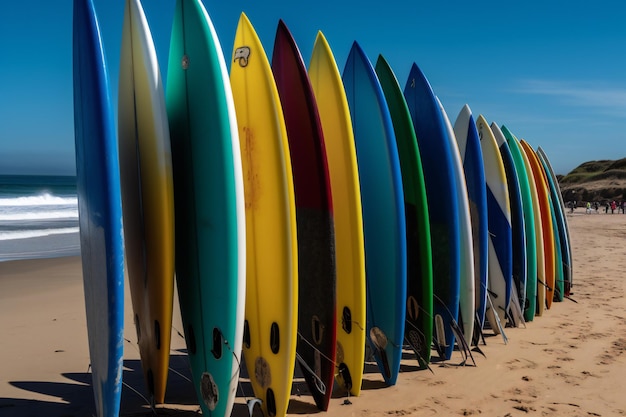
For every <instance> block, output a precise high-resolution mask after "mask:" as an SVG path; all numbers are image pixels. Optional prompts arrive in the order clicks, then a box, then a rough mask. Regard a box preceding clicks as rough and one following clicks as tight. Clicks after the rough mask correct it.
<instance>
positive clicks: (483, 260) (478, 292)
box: [454, 104, 489, 344]
mask: <svg viewBox="0 0 626 417" xmlns="http://www.w3.org/2000/svg"><path fill="white" fill-rule="evenodd" d="M454 133H455V137H456V141H457V146H458V148H459V153H460V155H461V160H462V161H463V171H464V173H465V183H466V187H467V197H468V200H469V209H470V219H471V224H472V242H473V247H474V280H475V283H474V284H475V285H474V288H475V306H476V319H477V324H476V326H477V327H478V328H479V329H482V328H483V325H484V324H485V311H486V310H487V262H488V259H487V254H488V252H489V246H488V242H489V229H488V228H487V188H486V182H485V169H484V166H483V152H482V150H481V148H480V138H479V137H478V130H476V123H475V121H474V116H472V111H471V110H470V108H469V106H468V105H467V104H466V105H465V106H463V109H461V111H460V112H459V115H458V116H457V119H456V121H455V123H454ZM476 326H475V327H476ZM479 335H480V332H474V333H473V335H465V337H466V339H468V340H470V339H471V341H472V342H473V344H477V343H478V336H479Z"/></svg>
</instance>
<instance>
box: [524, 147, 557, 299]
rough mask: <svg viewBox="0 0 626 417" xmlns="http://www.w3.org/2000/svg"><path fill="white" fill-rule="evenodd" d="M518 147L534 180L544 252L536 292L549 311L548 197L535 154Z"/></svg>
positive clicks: (551, 240)
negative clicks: (540, 278)
mask: <svg viewBox="0 0 626 417" xmlns="http://www.w3.org/2000/svg"><path fill="white" fill-rule="evenodd" d="M520 145H521V146H522V149H523V150H524V152H526V156H527V157H528V161H529V163H530V166H531V169H532V172H533V179H534V180H535V188H536V190H537V201H538V203H539V211H538V213H539V215H540V216H541V225H542V226H541V236H542V239H543V252H544V259H543V261H544V276H543V277H544V279H543V289H542V287H541V286H539V287H538V291H539V292H540V293H545V294H540V295H544V304H545V306H544V307H545V308H548V309H549V308H550V306H551V305H552V298H553V296H554V236H553V235H552V216H551V214H550V202H549V196H548V191H547V189H546V184H545V183H544V180H543V176H542V172H541V167H540V165H539V161H538V160H537V156H536V155H535V152H534V151H533V149H532V147H531V146H530V145H529V144H528V142H526V141H525V140H523V139H522V140H520ZM540 285H541V283H540Z"/></svg>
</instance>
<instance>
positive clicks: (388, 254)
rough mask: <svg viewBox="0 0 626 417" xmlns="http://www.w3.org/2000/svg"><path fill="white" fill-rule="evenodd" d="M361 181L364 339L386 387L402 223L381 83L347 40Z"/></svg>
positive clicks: (402, 254) (401, 307)
mask: <svg viewBox="0 0 626 417" xmlns="http://www.w3.org/2000/svg"><path fill="white" fill-rule="evenodd" d="M342 79H343V84H344V88H345V91H346V97H347V99H348V106H349V108H350V116H351V118H352V127H353V130H354V141H355V145H356V155H357V164H358V168H359V178H360V182H361V204H362V207H363V235H364V241H365V271H366V285H367V290H366V299H367V310H366V315H367V320H366V321H367V333H366V337H367V339H368V343H369V346H370V348H371V349H372V352H373V353H374V357H375V359H376V362H377V364H378V368H379V370H380V372H381V374H382V375H383V378H384V380H385V382H386V383H387V384H388V385H394V384H395V383H396V380H397V378H398V372H399V371H400V359H401V357H402V343H403V341H404V321H405V315H406V308H405V302H406V226H405V215H404V201H403V195H402V177H401V172H400V161H399V159H398V149H397V146H396V143H395V134H394V130H393V125H392V121H391V116H390V114H389V108H388V107H387V103H386V101H385V96H384V94H383V91H382V88H381V86H380V82H379V81H378V78H377V77H376V73H375V72H374V68H373V67H372V64H371V63H370V61H369V59H368V58H367V56H366V55H365V52H363V50H362V49H361V47H360V46H359V44H358V43H357V42H354V43H353V44H352V48H351V49H350V53H349V55H348V58H347V60H346V64H345V67H344V71H343V76H342Z"/></svg>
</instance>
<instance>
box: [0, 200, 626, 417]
mask: <svg viewBox="0 0 626 417" xmlns="http://www.w3.org/2000/svg"><path fill="white" fill-rule="evenodd" d="M568 220H569V225H570V233H571V238H572V246H573V253H574V268H575V270H574V274H575V275H574V287H573V289H572V291H573V294H572V295H571V298H572V300H575V301H572V300H567V299H566V300H565V301H564V302H561V303H553V305H552V308H551V309H550V310H546V312H545V313H544V315H543V316H542V317H537V318H535V320H534V321H533V322H531V323H527V324H526V327H525V328H523V327H522V328H507V329H506V330H505V331H506V335H507V337H508V344H505V343H504V340H503V338H502V337H501V336H496V335H493V334H492V333H491V332H490V331H488V330H487V331H486V345H484V346H480V348H481V350H482V352H483V353H484V356H483V355H481V354H480V353H478V352H474V353H473V357H474V360H475V362H476V366H467V365H466V366H462V365H461V361H462V358H461V355H460V353H458V352H455V354H454V355H453V357H452V360H450V361H448V362H445V363H442V362H435V363H433V364H432V365H431V368H432V372H431V371H428V370H418V369H417V366H416V361H415V358H414V357H413V356H412V355H411V354H410V353H409V352H407V353H406V357H405V359H404V360H403V364H402V369H401V373H400V377H399V378H398V383H397V385H396V386H393V387H387V386H385V384H384V383H383V382H382V381H383V380H382V376H380V374H379V373H378V371H377V370H376V367H375V366H373V365H371V364H366V368H365V369H366V374H365V379H364V382H363V391H362V394H361V396H360V397H351V398H350V399H349V400H350V402H351V404H347V405H346V404H344V402H345V400H346V397H345V396H344V395H342V394H341V393H337V394H336V395H335V397H334V398H333V399H332V402H331V405H330V408H329V411H328V412H327V413H325V414H320V413H321V412H318V411H317V409H316V408H315V406H314V405H313V404H314V403H313V400H312V398H311V396H310V395H308V394H307V390H306V385H305V384H304V383H303V381H302V379H301V378H296V381H295V382H294V390H293V393H294V395H293V396H292V398H291V401H290V406H289V411H288V414H289V415H314V414H320V415H325V416H328V417H331V416H332V417H334V416H389V415H402V416H431V415H441V416H452V415H465V416H467V415H479V414H481V415H485V416H540V415H541V416H543V415H567V416H620V415H626V390H625V389H624V385H623V383H622V381H623V378H624V376H626V354H625V353H626V299H625V298H624V294H625V290H626V278H625V277H624V271H626V233H624V230H625V229H626V227H625V226H626V215H618V214H614V215H611V214H604V213H602V214H591V215H585V214H584V211H583V210H578V211H577V212H575V213H573V214H568ZM129 304H130V303H127V305H128V308H127V313H126V323H127V325H126V331H125V333H126V338H127V340H128V341H127V344H126V346H125V362H124V364H125V370H124V382H125V383H126V384H127V386H125V387H124V390H123V393H122V405H121V415H122V416H148V415H151V412H150V409H149V407H148V406H147V405H146V402H145V400H144V399H143V398H142V397H141V396H140V395H139V394H138V393H145V388H144V382H143V377H142V375H141V366H140V363H139V360H138V357H139V355H138V352H137V349H136V336H135V334H134V327H133V326H132V314H131V310H130V305H129ZM174 326H175V331H174V336H173V346H172V361H171V367H172V372H170V377H169V384H168V392H167V395H166V402H167V404H165V405H161V406H158V408H157V410H156V414H157V415H164V416H191V415H197V414H199V407H198V406H197V400H196V398H195V393H194V390H193V387H192V386H191V384H190V383H189V381H188V378H189V371H188V369H187V365H186V359H185V354H184V347H185V345H184V340H183V339H182V337H181V336H180V335H179V334H178V333H177V331H178V330H179V329H181V325H180V316H179V315H178V314H176V315H175V317H174ZM86 334H87V332H86V327H85V314H84V302H83V290H82V277H81V268H80V260H79V259H78V258H56V259H46V260H31V261H14V262H3V263H0V335H1V339H0V340H1V341H0V416H2V417H13V416H20V417H25V416H48V417H55V416H58V417H61V416H64V417H70V416H91V415H92V413H93V405H92V403H93V398H92V391H91V387H90V385H89V384H90V381H91V375H90V374H89V372H88V370H89V355H88V347H87V336H86ZM241 385H242V390H240V391H241V392H245V393H246V395H250V388H249V384H248V383H247V379H246V378H242V383H241ZM246 399H249V397H245V396H243V394H241V396H240V397H238V398H237V403H236V405H235V408H234V410H233V415H234V416H245V415H247V407H246V406H245V401H246Z"/></svg>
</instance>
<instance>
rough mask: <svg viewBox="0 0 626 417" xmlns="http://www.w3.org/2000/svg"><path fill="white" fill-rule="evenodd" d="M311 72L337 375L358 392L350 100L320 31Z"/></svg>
mask: <svg viewBox="0 0 626 417" xmlns="http://www.w3.org/2000/svg"><path fill="white" fill-rule="evenodd" d="M309 78H310V80H311V85H312V87H313V91H314V93H315V99H316V100H317V107H318V111H319V116H320V120H321V122H322V129H323V130H324V140H325V144H326V157H327V160H328V170H329V172H330V183H331V190H332V198H333V210H334V216H335V253H336V268H337V284H336V285H337V320H338V323H337V356H336V360H335V362H336V372H335V379H336V381H337V383H338V384H339V385H340V386H341V387H342V388H343V389H344V390H346V391H349V392H350V393H351V394H352V395H359V394H360V393H361V383H362V380H363V363H364V357H365V249H364V243H363V218H362V215H361V191H360V187H359V171H358V167H357V159H356V149H355V145H354V135H353V132H352V121H351V119H350V109H349V108H348V100H347V99H346V93H345V90H344V87H343V82H342V81H341V75H340V74H339V69H338V68H337V64H336V62H335V58H334V57H333V53H332V51H331V49H330V46H329V45H328V42H327V41H326V38H325V37H324V35H323V34H322V33H321V32H319V33H318V34H317V37H316V39H315V45H314V47H313V54H312V56H311V62H310V63H309Z"/></svg>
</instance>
